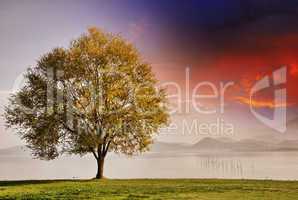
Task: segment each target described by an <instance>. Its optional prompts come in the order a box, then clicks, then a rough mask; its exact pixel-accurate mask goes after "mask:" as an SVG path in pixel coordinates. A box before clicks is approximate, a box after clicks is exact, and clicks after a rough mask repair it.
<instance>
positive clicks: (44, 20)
mask: <svg viewBox="0 0 298 200" xmlns="http://www.w3.org/2000/svg"><path fill="white" fill-rule="evenodd" d="M297 21H298V2H297V1H284V0H246V1H239V0H212V1H205V0H188V1H183V0H180V1H175V0H168V1H166V0H160V1H157V0H152V1H149V0H147V1H145V0H123V1H116V0H102V1H100V0H98V1H91V0H85V1H83V0H81V1H75V0H74V1H71V0H64V1H58V0H57V1H56V0H54V1H47V0H45V1H37V0H35V1H33V0H27V1H13V0H12V1H1V2H0V27H1V28H0V32H1V37H0V42H1V46H0V66H1V70H2V71H1V72H2V73H0V90H1V106H3V105H5V103H6V98H7V95H8V93H9V92H11V91H13V90H14V89H17V87H18V83H19V82H20V81H18V80H21V79H20V78H19V79H18V77H21V76H20V75H21V74H22V73H23V72H24V71H25V70H26V68H27V67H28V66H32V65H34V64H35V62H36V60H37V59H38V58H39V57H40V55H42V54H43V53H46V52H47V51H49V50H50V49H51V48H54V47H56V46H64V47H67V45H68V43H69V41H70V40H71V39H73V38H75V37H77V36H79V35H80V34H82V33H83V32H85V31H86V29H87V28H88V27H90V26H98V27H100V28H103V29H104V30H106V31H109V32H113V33H119V34H121V35H122V36H123V37H124V38H126V39H127V40H129V41H130V42H132V43H134V45H135V46H136V47H137V48H138V49H139V50H140V52H141V54H142V55H143V58H144V60H146V61H147V62H149V63H151V64H152V66H153V70H154V72H155V73H156V76H157V78H158V79H159V80H160V81H161V83H164V84H166V83H168V86H169V88H168V90H169V94H172V95H173V94H177V91H178V89H177V88H176V87H175V86H174V83H176V84H178V85H179V88H180V89H181V92H182V93H183V95H181V98H180V101H178V100H177V99H175V98H172V99H171V103H173V104H175V107H178V108H179V106H180V107H183V109H182V110H181V112H178V113H175V114H173V116H172V121H173V123H174V126H173V130H170V133H168V134H162V135H161V136H160V138H159V139H161V140H166V141H181V142H195V141H196V140H198V139H200V138H201V137H204V136H214V135H212V134H210V133H205V132H204V134H202V133H198V134H193V133H191V134H188V133H187V134H181V132H183V129H184V128H185V126H184V125H185V124H184V125H183V120H186V124H187V126H191V123H193V122H194V121H195V123H197V121H199V122H200V123H215V122H216V121H217V120H218V119H220V120H219V121H222V120H224V121H225V123H231V124H233V125H234V128H235V130H234V132H233V136H235V137H236V138H242V137H261V136H264V137H266V138H267V139H268V138H271V137H285V138H287V137H296V135H297V134H298V131H297V130H296V129H295V130H294V129H293V128H291V127H292V126H293V124H296V123H298V120H297V117H298V109H297V103H298V90H297V86H298V60H297V59H298V51H297V49H298V26H297ZM283 66H285V67H286V70H287V76H286V78H287V81H286V83H285V84H284V86H282V87H284V88H286V89H287V102H286V103H284V104H278V105H276V104H274V101H273V96H274V89H276V88H274V87H272V88H267V89H266V90H264V91H262V92H260V94H257V95H256V97H255V98H254V100H253V101H250V99H249V92H250V91H251V87H252V86H253V85H254V84H255V83H256V82H257V81H258V80H261V79H262V78H263V77H264V76H266V75H269V77H271V78H272V73H273V72H274V71H275V70H277V69H279V68H281V67H283ZM187 70H189V87H188V86H187V85H188V83H187V82H188V81H187V79H188V75H187V73H188V72H187ZM204 81H208V84H209V83H212V85H214V86H215V87H216V90H218V92H219V93H220V83H222V84H227V83H229V82H233V83H234V84H233V86H231V87H229V88H227V89H226V93H225V95H224V96H225V99H224V112H223V113H221V112H220V98H217V99H215V98H210V99H206V98H205V99H203V100H201V101H200V100H198V99H196V100H195V102H194V101H192V100H189V98H188V95H186V94H190V95H191V94H192V93H193V91H194V89H195V87H196V86H198V84H200V83H203V82H204ZM169 82H171V86H170V85H169ZM270 83H272V80H271V79H270ZM213 89H215V88H213ZM198 93H200V94H201V95H204V94H205V95H207V94H209V95H210V94H214V90H212V89H211V87H210V84H209V86H207V85H205V87H200V88H199V90H198ZM197 101H200V102H197ZM189 103H190V104H192V103H198V104H199V105H200V107H202V108H204V109H206V110H213V109H216V113H213V114H202V113H198V112H196V111H195V110H194V108H192V106H190V108H189V109H187V108H186V107H187V104H189ZM250 104H251V105H250ZM250 106H251V107H252V108H253V109H255V110H256V111H257V112H260V113H261V114H263V115H264V116H266V117H270V115H272V113H273V110H274V109H275V108H280V107H285V108H286V109H287V111H288V112H287V124H288V126H289V129H288V130H287V131H286V132H285V133H279V132H278V131H274V130H272V129H271V128H269V127H267V126H265V125H263V124H262V122H260V121H258V120H257V119H256V118H255V117H254V116H253V115H252V113H251V112H250ZM2 121H3V120H2ZM0 131H1V133H0V147H1V146H3V147H5V146H12V145H15V144H18V143H19V140H18V139H17V137H16V136H15V135H13V134H11V132H13V131H11V130H5V129H4V124H3V122H1V130H0ZM215 135H216V136H220V137H222V136H223V137H224V136H226V135H225V134H215ZM297 136H298V135H297Z"/></svg>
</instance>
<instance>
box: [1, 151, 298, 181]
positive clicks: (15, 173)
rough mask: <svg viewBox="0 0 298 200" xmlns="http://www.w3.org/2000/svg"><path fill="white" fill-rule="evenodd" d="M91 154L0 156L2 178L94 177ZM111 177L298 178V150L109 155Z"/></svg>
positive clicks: (108, 169)
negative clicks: (41, 157)
mask: <svg viewBox="0 0 298 200" xmlns="http://www.w3.org/2000/svg"><path fill="white" fill-rule="evenodd" d="M95 172H96V166H95V160H94V159H93V158H92V157H84V158H79V157H71V158H70V157H63V158H60V159H58V160H55V161H51V162H46V161H39V160H32V159H31V158H29V157H3V156H2V157H0V179H1V180H12V179H13V180H14V179H64V178H65V179H71V178H91V177H94V175H95ZM105 176H106V177H109V178H245V179H280V180H298V152H282V153H281V152H266V153H241V154H240V153H234V154H227V155H219V154H174V153H172V154H146V155H143V156H136V157H132V158H127V157H124V156H116V155H110V156H109V157H108V158H107V161H106V167H105Z"/></svg>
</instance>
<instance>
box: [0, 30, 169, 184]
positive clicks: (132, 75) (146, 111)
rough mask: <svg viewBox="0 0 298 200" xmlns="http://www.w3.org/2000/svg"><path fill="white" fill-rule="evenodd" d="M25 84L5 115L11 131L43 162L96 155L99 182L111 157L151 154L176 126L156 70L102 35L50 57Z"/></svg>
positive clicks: (121, 42) (32, 70) (32, 71)
mask: <svg viewBox="0 0 298 200" xmlns="http://www.w3.org/2000/svg"><path fill="white" fill-rule="evenodd" d="M25 80H26V83H25V84H24V86H23V87H22V88H21V89H20V90H19V91H18V92H17V93H15V94H12V95H11V97H10V99H9V104H8V106H7V107H6V109H5V118H6V123H7V127H9V128H11V127H13V128H16V130H17V132H18V133H19V134H20V136H21V138H22V139H24V140H25V141H26V143H27V145H28V147H29V148H30V149H31V150H32V153H33V155H34V156H35V157H37V158H40V159H45V160H51V159H55V158H57V157H58V156H59V155H61V154H63V153H70V154H79V155H81V156H83V155H85V154H88V153H92V154H93V156H94V157H95V159H96V161H97V166H98V167H97V168H98V171H97V175H96V178H98V179H100V178H103V169H104V160H105V157H106V155H107V153H108V152H110V151H113V152H116V153H124V154H126V155H132V154H134V153H137V152H144V151H146V150H148V147H149V145H150V144H151V143H152V141H153V136H154V134H156V133H157V132H158V130H159V128H161V127H162V126H164V125H166V124H167V123H168V120H169V115H168V112H167V108H166V94H165V91H164V89H162V88H158V87H157V80H156V78H155V77H154V74H153V72H152V71H151V67H150V65H149V64H147V63H145V62H143V61H142V59H141V58H140V55H139V53H138V52H137V50H136V49H135V48H134V47H133V45H131V44H129V43H128V42H126V41H125V40H124V39H122V38H121V37H120V36H118V35H113V34H110V33H105V32H103V31H101V30H99V29H97V28H90V29H88V33H86V34H83V35H81V36H80V37H79V38H78V39H76V40H73V41H72V42H71V43H70V46H69V48H55V49H53V50H52V51H50V52H49V53H47V54H45V55H43V56H42V57H41V58H40V59H39V60H38V62H37V64H36V66H34V67H31V68H29V69H28V72H27V73H26V75H25Z"/></svg>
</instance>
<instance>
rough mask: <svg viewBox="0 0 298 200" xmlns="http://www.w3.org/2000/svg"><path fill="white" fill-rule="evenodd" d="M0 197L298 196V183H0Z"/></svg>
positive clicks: (226, 199) (225, 198) (131, 199)
mask: <svg viewBox="0 0 298 200" xmlns="http://www.w3.org/2000/svg"><path fill="white" fill-rule="evenodd" d="M0 199H123V200H124V199H129V200H134V199H160V200H165V199H187V200H191V199H202V200H213V199H220V200H236V199H245V200H250V199H260V200H264V199H268V200H269V199H270V200H272V199H280V200H281V199H282V200H283V199H285V200H287V199H289V200H294V199H298V182H286V181H247V180H199V179H197V180H188V179H181V180H180V179H178V180H174V179H173V180H159V179H152V180H100V181H96V180H92V181H7V182H0Z"/></svg>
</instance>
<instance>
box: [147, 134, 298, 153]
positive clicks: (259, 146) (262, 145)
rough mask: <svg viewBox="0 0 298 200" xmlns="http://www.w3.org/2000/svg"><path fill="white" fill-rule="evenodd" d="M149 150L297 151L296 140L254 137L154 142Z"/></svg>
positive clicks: (297, 142) (297, 141)
mask: <svg viewBox="0 0 298 200" xmlns="http://www.w3.org/2000/svg"><path fill="white" fill-rule="evenodd" d="M150 151H151V152H163V153H165V152H184V153H185V152H206V151H207V152H214V151H219V152H263V151H298V140H284V141H278V142H276V141H274V142H268V141H262V140H255V139H243V140H232V139H230V138H210V137H206V138H203V139H201V140H200V141H198V142H197V143H195V144H192V145H187V144H181V143H165V142H155V143H154V144H153V145H152V146H151V150H150Z"/></svg>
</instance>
